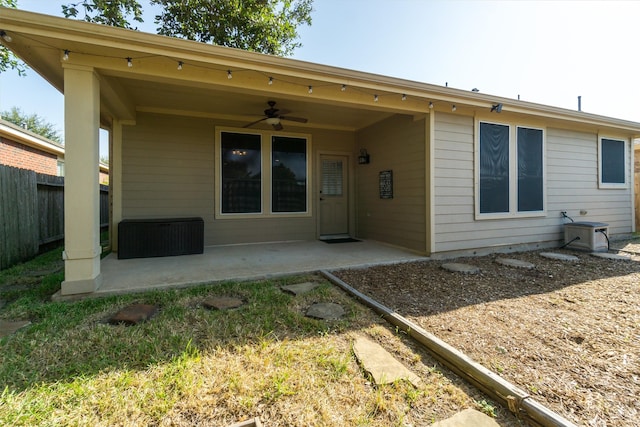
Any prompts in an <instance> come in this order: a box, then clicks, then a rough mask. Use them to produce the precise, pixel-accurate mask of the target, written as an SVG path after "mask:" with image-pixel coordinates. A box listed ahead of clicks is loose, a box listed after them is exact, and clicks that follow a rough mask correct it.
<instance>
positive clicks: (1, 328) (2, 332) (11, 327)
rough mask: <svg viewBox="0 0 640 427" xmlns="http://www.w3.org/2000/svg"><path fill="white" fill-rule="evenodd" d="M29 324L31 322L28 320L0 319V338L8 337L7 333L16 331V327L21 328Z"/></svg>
mask: <svg viewBox="0 0 640 427" xmlns="http://www.w3.org/2000/svg"><path fill="white" fill-rule="evenodd" d="M30 324H31V322H29V321H28V320H20V321H17V322H10V321H8V320H2V319H0V338H4V337H8V336H9V335H11V334H13V333H14V332H16V331H17V330H18V329H22V328H24V327H25V326H27V325H30Z"/></svg>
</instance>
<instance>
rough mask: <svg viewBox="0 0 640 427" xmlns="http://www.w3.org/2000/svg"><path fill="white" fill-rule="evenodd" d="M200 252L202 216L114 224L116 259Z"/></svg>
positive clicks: (202, 240) (202, 236)
mask: <svg viewBox="0 0 640 427" xmlns="http://www.w3.org/2000/svg"><path fill="white" fill-rule="evenodd" d="M203 252H204V221H203V220H202V218H172V219H127V220H124V221H121V222H120V223H119V224H118V259H128V258H149V257H162V256H176V255H192V254H201V253H203Z"/></svg>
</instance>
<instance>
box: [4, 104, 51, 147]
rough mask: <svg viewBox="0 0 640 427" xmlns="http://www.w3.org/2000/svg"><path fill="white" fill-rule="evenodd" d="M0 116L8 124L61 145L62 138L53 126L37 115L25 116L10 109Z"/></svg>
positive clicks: (17, 109)
mask: <svg viewBox="0 0 640 427" xmlns="http://www.w3.org/2000/svg"><path fill="white" fill-rule="evenodd" d="M0 116H1V117H2V118H3V119H4V120H6V121H8V122H11V123H13V124H15V125H18V126H20V127H22V128H24V129H27V130H29V131H31V132H33V133H37V134H38V135H41V136H44V137H45V138H47V139H50V140H52V141H55V142H57V143H58V144H62V143H63V141H62V136H61V135H60V132H59V131H58V130H57V129H56V128H55V126H54V125H53V124H52V123H49V122H47V121H46V120H45V119H43V118H42V117H40V116H38V115H37V114H26V113H23V112H22V110H20V109H19V108H16V107H12V108H11V110H9V111H3V112H0Z"/></svg>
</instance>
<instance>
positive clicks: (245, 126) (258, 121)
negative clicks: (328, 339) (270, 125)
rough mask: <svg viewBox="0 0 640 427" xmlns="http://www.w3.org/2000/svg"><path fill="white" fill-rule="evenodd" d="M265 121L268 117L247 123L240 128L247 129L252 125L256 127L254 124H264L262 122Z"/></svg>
mask: <svg viewBox="0 0 640 427" xmlns="http://www.w3.org/2000/svg"><path fill="white" fill-rule="evenodd" d="M267 119H268V117H263V118H262V119H260V120H256V121H255V122H251V123H249V124H248V125H244V126H242V127H243V128H248V127H251V126H253V125H256V124H258V123H260V122H264V121H265V120H267Z"/></svg>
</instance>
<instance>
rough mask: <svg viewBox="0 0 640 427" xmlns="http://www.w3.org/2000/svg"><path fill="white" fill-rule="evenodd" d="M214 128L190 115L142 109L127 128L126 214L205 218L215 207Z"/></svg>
mask: <svg viewBox="0 0 640 427" xmlns="http://www.w3.org/2000/svg"><path fill="white" fill-rule="evenodd" d="M213 137H214V135H213V129H212V126H211V124H210V123H209V122H207V121H206V120H201V119H190V118H185V117H172V116H155V115H150V114H139V115H138V118H137V122H136V125H135V126H125V127H124V128H123V144H122V145H123V146H122V152H123V160H122V184H123V185H122V206H123V212H122V214H123V218H124V219H136V218H172V217H194V216H197V217H202V218H203V219H204V220H205V221H210V220H211V216H212V214H213V211H212V210H211V206H212V203H213V187H212V185H213V168H212V167H211V165H212V164H213Z"/></svg>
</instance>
